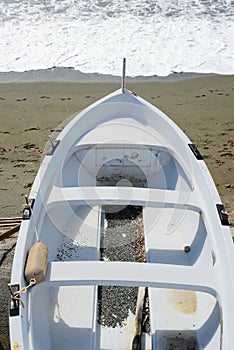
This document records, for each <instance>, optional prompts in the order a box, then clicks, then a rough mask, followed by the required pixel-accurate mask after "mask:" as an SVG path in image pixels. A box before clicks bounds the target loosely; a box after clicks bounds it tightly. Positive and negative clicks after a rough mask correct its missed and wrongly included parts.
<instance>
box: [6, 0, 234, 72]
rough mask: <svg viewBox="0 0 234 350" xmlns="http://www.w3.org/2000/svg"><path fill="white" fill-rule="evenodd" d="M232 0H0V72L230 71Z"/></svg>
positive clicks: (233, 32) (233, 44) (233, 34)
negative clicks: (60, 69) (53, 69)
mask: <svg viewBox="0 0 234 350" xmlns="http://www.w3.org/2000/svg"><path fill="white" fill-rule="evenodd" d="M233 38H234V0H0V72H10V71H17V72H22V71H28V70H37V69H47V68H51V67H73V68H74V69H76V70H80V71H81V72H84V73H94V72H96V73H101V74H113V75H120V74H121V66H122V59H123V57H126V58H127V73H128V75H131V76H138V75H142V76H148V75H158V76H167V75H169V74H171V73H172V72H182V71H183V72H195V73H220V74H233V73H234V39H233Z"/></svg>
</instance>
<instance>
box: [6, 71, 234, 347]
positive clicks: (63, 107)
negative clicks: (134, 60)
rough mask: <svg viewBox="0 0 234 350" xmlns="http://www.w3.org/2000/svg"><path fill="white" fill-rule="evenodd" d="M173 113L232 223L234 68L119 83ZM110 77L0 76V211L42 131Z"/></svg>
mask: <svg viewBox="0 0 234 350" xmlns="http://www.w3.org/2000/svg"><path fill="white" fill-rule="evenodd" d="M127 87H128V88H129V89H130V90H134V91H135V92H136V93H137V94H139V95H140V96H141V97H143V98H145V99H146V100H148V101H149V102H150V103H152V104H155V105H156V106H157V107H158V108H160V109H161V110H162V111H164V112H165V113H166V114H167V115H168V116H169V117H170V118H171V119H173V120H174V121H175V122H176V123H177V124H178V125H179V126H180V127H181V128H182V130H183V131H184V132H185V133H186V134H187V135H188V137H189V138H190V139H191V141H192V142H193V143H195V144H196V145H197V147H198V149H199V150H200V152H201V154H202V155H203V157H204V160H205V162H206V164H207V166H208V168H209V170H210V172H211V174H212V176H213V179H214V181H215V184H216V186H217V189H218V191H219V194H220V196H221V200H222V202H223V204H224V206H225V209H226V211H227V212H228V213H229V214H230V216H229V218H230V220H229V221H230V222H231V224H232V225H233V224H234V201H233V193H234V175H233V174H234V139H233V136H234V76H217V75H210V76H200V77H194V78H188V79H179V80H176V79H175V80H170V81H166V82H161V81H160V82H159V81H155V82H154V81H151V82H131V83H129V84H127ZM117 88H119V84H118V83H104V82H98V83H97V82H94V83H93V82H85V83H75V82H71V83H69V82H66V83H65V82H36V83H1V84H0V122H1V129H0V136H1V137H0V158H1V165H0V194H1V202H0V217H9V216H19V215H20V214H21V210H22V205H23V203H24V195H25V194H28V193H29V191H30V187H31V185H32V182H33V179H34V177H35V175H36V172H37V169H38V167H39V165H40V161H41V157H42V153H43V149H44V146H45V143H46V142H47V140H48V137H49V135H51V134H52V133H53V131H54V130H55V131H56V130H59V129H60V128H59V124H61V123H62V122H64V120H66V119H67V118H68V117H70V116H71V115H73V114H74V113H76V112H78V111H80V110H82V109H83V108H85V107H86V106H88V105H90V104H91V103H93V102H94V101H96V100H98V99H99V98H101V97H103V96H105V95H107V94H108V93H110V92H112V91H114V90H116V89H117ZM16 239H17V234H15V235H14V236H13V237H11V238H9V239H7V240H5V241H4V242H1V243H0V267H1V277H0V278H1V279H0V298H1V301H0V302H1V310H2V312H1V316H0V330H1V332H0V350H2V349H4V350H6V349H9V340H8V339H9V337H8V301H9V293H8V290H7V283H8V282H9V280H10V269H11V264H12V258H13V254H14V248H15V243H16Z"/></svg>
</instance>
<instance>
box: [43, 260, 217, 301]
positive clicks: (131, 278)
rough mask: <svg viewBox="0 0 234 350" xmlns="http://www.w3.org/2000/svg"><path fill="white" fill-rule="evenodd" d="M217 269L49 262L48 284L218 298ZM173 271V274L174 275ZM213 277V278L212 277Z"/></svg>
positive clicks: (113, 263) (139, 264)
mask: <svg viewBox="0 0 234 350" xmlns="http://www.w3.org/2000/svg"><path fill="white" fill-rule="evenodd" d="M216 269H217V268H215V267H212V268H207V273H204V268H197V267H186V266H173V265H165V264H148V263H146V264H142V263H129V262H120V261H118V262H103V261H66V262H57V261H53V262H51V263H49V266H48V271H47V275H46V279H45V282H51V283H58V284H61V285H62V284H65V285H67V284H72V285H76V284H77V285H79V284H80V285H82V284H85V285H93V284H99V285H101V284H103V285H113V284H114V285H126V286H137V285H138V286H140V285H142V286H149V287H157V288H177V289H184V290H186V289H189V290H197V291H202V292H207V293H210V294H212V295H214V296H217V294H218V291H219V281H217V280H215V279H214V278H213V276H214V275H215V274H216V273H217V271H215V270H216ZM172 271H173V273H172ZM208 276H209V277H208Z"/></svg>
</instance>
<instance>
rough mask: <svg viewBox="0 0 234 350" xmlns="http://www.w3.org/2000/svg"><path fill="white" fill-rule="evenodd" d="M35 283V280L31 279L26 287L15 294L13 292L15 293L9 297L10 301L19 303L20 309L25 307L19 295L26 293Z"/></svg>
mask: <svg viewBox="0 0 234 350" xmlns="http://www.w3.org/2000/svg"><path fill="white" fill-rule="evenodd" d="M36 283H37V281H36V279H35V278H31V279H30V282H29V284H28V285H27V286H26V287H23V288H21V289H20V290H18V291H17V292H15V293H13V294H12V295H11V299H12V300H17V301H19V302H20V303H21V305H22V307H23V308H24V307H25V305H24V302H23V300H22V299H21V298H20V297H19V296H20V295H21V294H24V293H26V292H27V290H28V288H30V287H32V286H33V285H35V284H36Z"/></svg>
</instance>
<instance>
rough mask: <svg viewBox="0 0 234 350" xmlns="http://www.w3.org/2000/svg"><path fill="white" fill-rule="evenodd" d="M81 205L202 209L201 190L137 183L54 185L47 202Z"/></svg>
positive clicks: (52, 204)
mask: <svg viewBox="0 0 234 350" xmlns="http://www.w3.org/2000/svg"><path fill="white" fill-rule="evenodd" d="M65 201H66V202H69V203H71V204H76V205H81V204H82V203H88V204H89V205H92V206H94V205H100V204H103V205H107V204H111V205H114V204H117V205H129V204H132V205H144V206H146V205H147V206H159V207H165V206H167V207H173V208H186V209H190V210H194V211H197V212H200V211H201V209H200V207H199V206H198V205H197V203H199V201H198V200H197V191H193V192H189V191H170V190H161V189H149V188H137V187H134V188H133V187H111V186H98V187H96V186H87V187H57V186H54V187H53V189H52V191H51V193H50V195H49V198H48V202H47V205H48V207H49V208H51V207H52V206H54V205H61V204H63V203H64V202H65Z"/></svg>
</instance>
